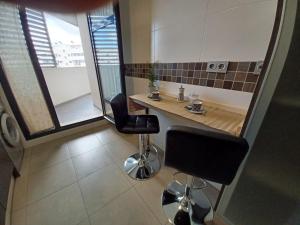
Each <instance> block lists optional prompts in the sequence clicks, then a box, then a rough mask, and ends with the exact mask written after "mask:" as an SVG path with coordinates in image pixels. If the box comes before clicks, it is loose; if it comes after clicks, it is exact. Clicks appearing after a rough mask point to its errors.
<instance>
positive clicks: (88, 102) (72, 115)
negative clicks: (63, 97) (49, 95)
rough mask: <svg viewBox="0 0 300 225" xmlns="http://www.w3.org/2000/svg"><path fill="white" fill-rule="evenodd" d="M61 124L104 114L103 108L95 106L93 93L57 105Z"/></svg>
mask: <svg viewBox="0 0 300 225" xmlns="http://www.w3.org/2000/svg"><path fill="white" fill-rule="evenodd" d="M55 111H56V113H57V117H58V120H59V122H60V124H61V125H68V124H72V123H77V122H80V121H84V120H88V119H92V118H96V117H99V116H102V115H103V113H102V110H100V109H98V108H97V107H95V106H94V104H93V100H92V96H91V94H87V95H84V96H81V97H79V98H76V99H74V100H71V101H68V102H66V103H62V104H60V105H57V106H55Z"/></svg>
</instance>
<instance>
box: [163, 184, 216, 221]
mask: <svg viewBox="0 0 300 225" xmlns="http://www.w3.org/2000/svg"><path fill="white" fill-rule="evenodd" d="M193 183H194V181H192V182H191V184H190V186H189V185H186V184H182V183H180V182H178V181H177V180H174V181H173V182H171V183H169V185H168V186H167V188H166V189H165V190H164V192H163V194H162V207H163V210H164V212H165V214H166V215H167V217H168V219H169V222H170V223H172V224H175V225H203V224H204V222H207V221H211V220H212V218H213V208H212V206H211V203H210V201H209V200H208V199H207V197H206V196H205V194H204V193H203V192H202V189H203V187H202V188H201V187H196V188H190V187H193Z"/></svg>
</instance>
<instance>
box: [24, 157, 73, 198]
mask: <svg viewBox="0 0 300 225" xmlns="http://www.w3.org/2000/svg"><path fill="white" fill-rule="evenodd" d="M75 181H76V175H75V170H74V168H73V165H72V161H71V160H67V161H64V162H62V163H59V164H56V165H55V166H52V167H49V168H47V169H43V170H40V171H38V172H36V173H32V174H30V175H29V177H28V202H33V201H36V200H39V199H41V198H43V197H45V196H47V195H49V194H51V193H53V192H55V191H58V190H60V189H61V188H63V187H66V186H68V185H70V184H72V183H74V182H75Z"/></svg>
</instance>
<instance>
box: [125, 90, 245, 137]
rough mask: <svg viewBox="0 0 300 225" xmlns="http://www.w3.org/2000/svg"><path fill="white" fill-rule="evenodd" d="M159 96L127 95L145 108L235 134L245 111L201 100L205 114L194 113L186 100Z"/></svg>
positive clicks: (239, 127) (239, 128) (242, 120)
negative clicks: (157, 98)
mask: <svg viewBox="0 0 300 225" xmlns="http://www.w3.org/2000/svg"><path fill="white" fill-rule="evenodd" d="M160 97H161V100H160V101H154V100H152V99H150V98H148V96H147V94H137V95H132V96H129V99H130V100H131V101H133V102H134V103H137V104H139V105H142V106H144V107H147V108H153V109H158V110H162V111H165V112H167V113H171V114H173V115H176V116H179V117H182V118H185V119H188V120H192V121H194V122H197V123H201V124H204V125H207V126H209V127H212V128H215V129H219V130H222V131H225V132H228V133H230V134H232V135H235V136H239V135H240V132H241V129H242V126H243V123H244V120H245V113H243V112H241V110H239V109H235V108H232V107H227V106H224V105H220V104H216V103H213V102H205V101H203V106H204V109H205V111H206V113H205V115H202V114H194V113H191V112H189V111H188V110H187V109H186V108H185V106H187V105H188V104H189V103H188V102H178V101H177V99H176V98H175V97H172V96H170V95H166V94H161V95H160Z"/></svg>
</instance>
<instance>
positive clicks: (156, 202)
mask: <svg viewBox="0 0 300 225" xmlns="http://www.w3.org/2000/svg"><path fill="white" fill-rule="evenodd" d="M174 172H175V171H174V170H173V169H170V168H166V167H163V168H162V169H161V170H160V172H159V173H158V174H157V175H156V176H155V177H153V178H152V179H150V180H147V181H143V182H141V183H139V184H137V185H135V186H134V188H135V189H136V190H137V192H138V194H139V195H140V196H141V198H143V199H144V201H145V202H146V204H147V205H148V206H149V208H150V209H151V210H152V212H154V214H155V216H156V217H157V218H158V219H159V221H160V223H161V224H165V223H166V222H167V218H166V215H165V214H164V212H163V210H162V206H161V195H162V193H163V190H164V189H165V187H166V186H167V184H168V183H169V182H171V181H172V175H173V173H174Z"/></svg>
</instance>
